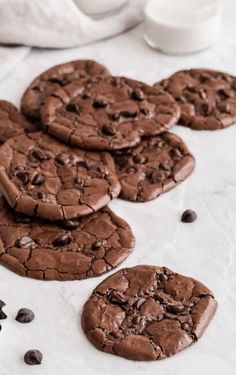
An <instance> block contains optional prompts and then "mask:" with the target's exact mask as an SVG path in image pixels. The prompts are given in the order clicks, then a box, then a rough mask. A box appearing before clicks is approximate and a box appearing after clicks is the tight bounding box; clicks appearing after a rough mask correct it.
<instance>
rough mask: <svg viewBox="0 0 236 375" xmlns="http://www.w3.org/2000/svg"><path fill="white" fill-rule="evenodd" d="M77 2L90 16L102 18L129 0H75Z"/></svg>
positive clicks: (117, 9)
mask: <svg viewBox="0 0 236 375" xmlns="http://www.w3.org/2000/svg"><path fill="white" fill-rule="evenodd" d="M75 2H76V4H77V5H78V6H79V8H80V9H81V10H82V11H83V12H84V13H86V14H88V15H89V16H92V17H94V18H102V17H103V16H107V15H110V14H113V13H116V12H117V11H119V10H120V9H121V8H122V7H123V6H124V5H125V4H126V3H127V2H128V0H75Z"/></svg>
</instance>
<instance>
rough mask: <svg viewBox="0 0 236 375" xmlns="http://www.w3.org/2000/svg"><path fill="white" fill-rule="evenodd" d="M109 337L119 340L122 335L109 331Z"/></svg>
mask: <svg viewBox="0 0 236 375" xmlns="http://www.w3.org/2000/svg"><path fill="white" fill-rule="evenodd" d="M109 335H110V336H111V337H112V338H113V339H115V340H119V339H120V338H121V337H122V333H121V332H119V331H111V332H110V334H109Z"/></svg>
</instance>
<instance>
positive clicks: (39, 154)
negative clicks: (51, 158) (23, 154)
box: [32, 148, 48, 161]
mask: <svg viewBox="0 0 236 375" xmlns="http://www.w3.org/2000/svg"><path fill="white" fill-rule="evenodd" d="M32 155H33V156H34V157H35V159H37V160H39V161H43V160H47V158H48V157H47V155H46V154H45V152H44V151H42V150H40V149H37V148H36V149H34V150H33V151H32Z"/></svg>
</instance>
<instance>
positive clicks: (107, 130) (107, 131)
mask: <svg viewBox="0 0 236 375" xmlns="http://www.w3.org/2000/svg"><path fill="white" fill-rule="evenodd" d="M101 131H102V134H104V135H107V136H113V135H115V134H116V131H115V128H114V127H113V126H112V125H108V124H105V125H103V126H102V129H101Z"/></svg>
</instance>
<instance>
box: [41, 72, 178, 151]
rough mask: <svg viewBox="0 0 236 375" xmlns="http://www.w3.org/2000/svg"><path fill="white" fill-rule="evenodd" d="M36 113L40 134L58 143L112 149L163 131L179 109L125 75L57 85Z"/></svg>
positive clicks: (167, 97)
mask: <svg viewBox="0 0 236 375" xmlns="http://www.w3.org/2000/svg"><path fill="white" fill-rule="evenodd" d="M41 114H42V123H43V125H44V128H45V129H46V131H47V132H48V133H50V134H51V135H53V136H55V137H57V138H59V139H60V140H61V141H63V142H66V143H68V144H72V145H75V146H78V147H82V148H85V149H95V150H117V149H123V148H125V147H133V146H135V145H137V144H138V143H139V142H140V140H141V137H142V136H148V135H152V136H153V135H157V134H159V133H162V132H163V131H165V130H168V129H169V128H171V127H172V126H173V125H175V124H176V122H177V120H178V119H179V115H180V111H179V107H178V105H177V104H176V103H175V100H174V99H173V98H172V97H171V96H170V95H169V94H167V93H166V92H165V91H164V90H163V89H162V88H161V87H158V88H154V87H152V86H149V85H147V84H145V83H142V82H138V81H135V80H132V79H128V78H125V77H106V78H101V77H96V78H94V79H90V80H88V81H87V84H84V83H83V84H81V85H79V84H78V82H72V83H71V84H69V85H67V86H64V87H61V89H59V90H57V91H56V92H54V93H53V94H52V95H51V96H49V97H48V99H47V100H46V101H45V105H44V106H42V110H41Z"/></svg>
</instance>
